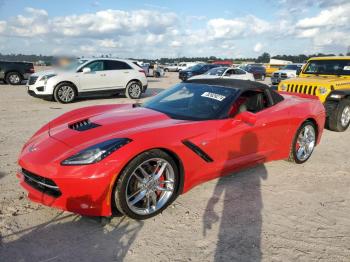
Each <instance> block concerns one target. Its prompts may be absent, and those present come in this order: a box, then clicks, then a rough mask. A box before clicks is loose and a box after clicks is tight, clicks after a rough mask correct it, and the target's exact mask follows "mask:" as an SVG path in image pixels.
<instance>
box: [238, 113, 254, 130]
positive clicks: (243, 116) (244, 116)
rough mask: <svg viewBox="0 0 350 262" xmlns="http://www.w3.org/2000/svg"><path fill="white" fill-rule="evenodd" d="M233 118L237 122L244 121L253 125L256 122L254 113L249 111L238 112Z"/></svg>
mask: <svg viewBox="0 0 350 262" xmlns="http://www.w3.org/2000/svg"><path fill="white" fill-rule="evenodd" d="M234 120H236V121H238V122H244V123H246V124H248V125H251V126H253V125H255V123H256V115H255V114H253V113H251V112H248V111H245V112H242V113H240V114H238V115H237V116H236V117H235V118H234Z"/></svg>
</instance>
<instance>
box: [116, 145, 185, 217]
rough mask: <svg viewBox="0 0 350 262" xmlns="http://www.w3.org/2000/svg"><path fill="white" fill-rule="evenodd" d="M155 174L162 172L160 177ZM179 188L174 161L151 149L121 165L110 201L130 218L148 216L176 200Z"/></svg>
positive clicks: (165, 154)
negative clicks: (124, 165)
mask: <svg viewBox="0 0 350 262" xmlns="http://www.w3.org/2000/svg"><path fill="white" fill-rule="evenodd" d="M164 164H165V167H164V168H163V165H164ZM140 167H141V168H140ZM162 168H163V172H161V170H162ZM158 171H159V172H160V173H158ZM157 174H161V176H160V177H159V179H156V178H155V176H156V175H157ZM152 178H153V179H154V180H152ZM159 187H160V188H161V190H159ZM178 187H179V170H178V167H177V165H176V163H175V162H174V160H173V159H172V158H171V157H170V156H169V155H168V154H167V153H165V152H164V151H162V150H158V149H155V150H150V151H147V152H144V153H141V154H140V155H138V156H137V157H135V158H134V159H133V160H131V162H130V163H129V164H128V165H127V166H126V167H125V168H124V170H123V171H122V173H121V174H120V176H119V178H118V180H117V182H116V184H115V186H114V189H113V196H112V199H114V203H113V204H114V207H115V208H117V210H118V211H119V212H121V213H122V214H124V215H126V216H128V217H130V218H133V219H138V220H142V219H147V218H150V217H153V216H155V215H157V214H159V213H160V212H162V211H163V210H164V209H165V208H166V207H167V206H169V205H170V204H171V203H172V202H173V201H174V200H175V199H176V197H177V192H178ZM157 188H158V189H157Z"/></svg>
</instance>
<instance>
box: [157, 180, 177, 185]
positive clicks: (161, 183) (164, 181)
mask: <svg viewBox="0 0 350 262" xmlns="http://www.w3.org/2000/svg"><path fill="white" fill-rule="evenodd" d="M159 184H160V185H164V184H171V185H173V184H174V181H170V180H163V181H159Z"/></svg>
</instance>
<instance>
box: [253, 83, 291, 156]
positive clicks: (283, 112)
mask: <svg viewBox="0 0 350 262" xmlns="http://www.w3.org/2000/svg"><path fill="white" fill-rule="evenodd" d="M257 93H258V94H259V96H261V106H260V108H259V109H257V111H254V110H252V109H251V108H247V110H249V112H250V113H251V114H252V115H253V117H254V118H255V123H254V125H253V126H254V132H255V133H256V134H257V137H258V139H259V148H258V149H259V154H260V155H262V156H263V157H264V158H265V159H269V158H270V157H271V156H273V155H274V154H275V153H276V152H277V153H278V150H279V148H280V146H281V143H283V141H285V136H286V133H287V131H288V129H289V124H290V121H289V109H288V107H284V106H282V107H281V104H280V103H277V104H275V103H274V102H273V100H272V97H271V95H270V91H269V90H267V89H266V90H257ZM282 102H283V101H282ZM282 102H281V103H282Z"/></svg>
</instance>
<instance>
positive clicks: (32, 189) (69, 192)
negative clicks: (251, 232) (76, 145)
mask: <svg viewBox="0 0 350 262" xmlns="http://www.w3.org/2000/svg"><path fill="white" fill-rule="evenodd" d="M38 141H42V142H38ZM69 150H71V149H70V148H69V147H68V146H66V145H65V144H64V143H62V142H59V141H57V140H55V139H53V138H51V137H49V136H48V134H47V133H43V134H41V135H40V138H39V139H38V140H37V139H35V140H34V141H29V144H27V145H26V146H25V147H24V149H23V151H22V152H21V155H20V158H19V161H18V164H19V166H20V168H21V169H20V170H18V172H17V177H18V178H19V180H20V185H21V186H22V187H23V188H24V189H25V190H26V191H27V192H28V198H29V199H30V200H32V201H34V202H37V203H40V204H43V205H46V206H50V207H55V208H59V209H62V210H65V211H70V212H74V213H78V214H81V215H87V216H110V215H111V214H112V208H111V195H112V189H113V184H114V179H116V177H117V174H119V173H120V171H121V165H120V163H118V162H112V163H109V162H105V163H102V162H101V163H96V164H91V165H87V166H62V165H61V164H60V162H61V160H59V159H61V157H62V154H63V153H64V152H68V151H69Z"/></svg>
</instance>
